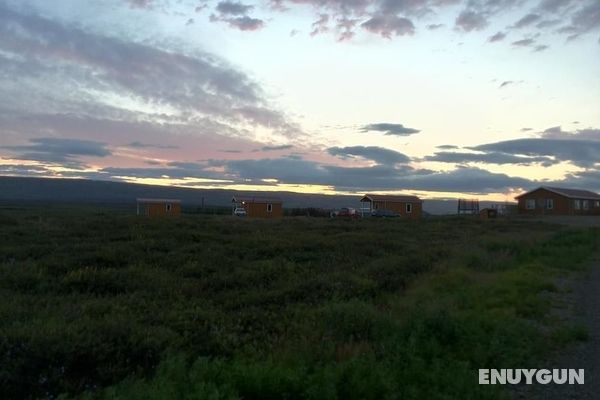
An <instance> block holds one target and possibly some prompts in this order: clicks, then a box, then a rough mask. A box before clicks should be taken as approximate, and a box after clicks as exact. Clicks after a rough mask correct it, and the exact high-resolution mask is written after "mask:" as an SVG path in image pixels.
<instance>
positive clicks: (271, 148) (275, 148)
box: [260, 144, 294, 151]
mask: <svg viewBox="0 0 600 400" xmlns="http://www.w3.org/2000/svg"><path fill="white" fill-rule="evenodd" d="M293 147H294V146H292V145H291V144H283V145H280V146H263V147H261V148H260V151H280V150H289V149H292V148H293Z"/></svg>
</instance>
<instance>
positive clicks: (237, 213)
mask: <svg viewBox="0 0 600 400" xmlns="http://www.w3.org/2000/svg"><path fill="white" fill-rule="evenodd" d="M233 215H235V216H238V217H245V216H246V209H245V208H244V207H237V208H236V209H235V210H233Z"/></svg>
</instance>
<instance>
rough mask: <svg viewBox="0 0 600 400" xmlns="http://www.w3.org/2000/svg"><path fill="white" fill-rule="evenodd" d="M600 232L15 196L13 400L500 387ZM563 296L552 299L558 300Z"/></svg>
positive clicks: (1, 383) (537, 343)
mask: <svg viewBox="0 0 600 400" xmlns="http://www.w3.org/2000/svg"><path fill="white" fill-rule="evenodd" d="M599 248H600V230H599V229H598V228H577V229H573V228H570V229H569V228H563V227H558V226H554V225H548V224H544V223H540V222H533V221H510V220H495V221H480V220H477V219H470V218H455V217H446V218H429V219H426V220H422V221H406V220H401V219H386V220H380V219H377V220H375V219H368V220H352V221H350V220H334V219H326V218H304V217H298V218H285V219H283V220H280V221H263V220H251V219H236V218H233V217H230V216H206V215H182V216H181V217H179V218H173V219H147V218H145V217H136V216H133V215H127V214H125V213H123V212H113V211H111V210H100V209H98V210H91V209H85V208H79V209H64V210H61V209H19V208H7V207H5V208H2V209H0V397H2V398H5V399H27V398H55V397H57V396H59V395H60V396H61V397H64V398H85V399H215V400H216V399H257V400H258V399H340V400H347V399H348V400H351V399H361V400H362V399H478V400H480V399H503V398H506V397H507V396H508V394H507V390H506V388H505V387H500V386H480V385H478V369H479V368H527V367H530V366H532V365H536V364H535V361H536V360H540V359H543V357H544V356H545V355H547V354H548V353H549V352H550V351H552V350H553V349H556V348H557V347H560V346H563V345H564V344H565V343H567V342H570V341H574V340H585V338H586V331H585V329H584V328H582V327H581V326H576V325H565V324H564V323H559V322H558V321H556V320H554V319H553V317H552V315H553V314H552V313H549V312H547V311H548V310H549V308H550V307H551V304H550V303H549V301H550V300H548V299H550V298H552V297H553V296H547V292H548V291H550V292H552V291H559V290H560V289H559V288H558V287H557V286H556V285H555V284H554V283H553V282H554V281H555V279H556V277H558V276H566V275H569V274H571V273H572V272H571V271H577V270H578V269H582V268H584V266H585V261H586V260H587V259H588V257H589V256H590V255H591V254H592V253H594V252H595V251H596V250H598V249H599ZM545 294H546V295H545Z"/></svg>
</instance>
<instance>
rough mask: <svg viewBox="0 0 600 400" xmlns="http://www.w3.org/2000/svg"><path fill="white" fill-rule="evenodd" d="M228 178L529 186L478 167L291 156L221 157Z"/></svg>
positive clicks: (477, 188)
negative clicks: (438, 168) (354, 163)
mask: <svg viewBox="0 0 600 400" xmlns="http://www.w3.org/2000/svg"><path fill="white" fill-rule="evenodd" d="M223 165H224V166H225V168H226V171H227V175H228V176H229V177H230V178H231V179H242V180H245V181H250V182H260V181H262V180H263V179H276V180H277V181H278V182H280V183H287V184H312V185H326V186H332V187H334V188H335V189H337V190H351V191H372V190H426V191H440V192H458V193H464V192H474V193H485V192H502V191H506V190H507V189H509V188H515V187H516V188H521V187H529V186H531V185H532V183H531V181H529V180H527V179H523V178H515V177H510V176H508V175H505V174H495V173H491V172H488V171H485V170H482V169H479V168H469V167H459V168H457V169H455V170H453V171H448V172H434V171H430V170H416V169H413V168H411V167H409V166H405V165H400V166H397V167H392V166H389V165H375V166H371V167H341V166H332V165H323V164H319V163H316V162H312V161H307V160H303V159H294V158H287V157H282V158H273V159H260V160H234V161H223Z"/></svg>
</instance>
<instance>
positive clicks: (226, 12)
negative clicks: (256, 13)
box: [210, 1, 265, 31]
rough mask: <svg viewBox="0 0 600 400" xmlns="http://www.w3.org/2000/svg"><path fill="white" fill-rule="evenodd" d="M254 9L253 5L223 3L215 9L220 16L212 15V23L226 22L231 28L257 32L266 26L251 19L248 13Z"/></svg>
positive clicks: (259, 20)
mask: <svg viewBox="0 0 600 400" xmlns="http://www.w3.org/2000/svg"><path fill="white" fill-rule="evenodd" d="M253 9H254V6H252V5H245V4H242V3H240V2H233V1H221V2H219V3H218V4H217V7H216V8H215V10H216V11H217V12H218V15H215V14H213V15H211V16H210V21H211V22H226V23H227V24H228V25H229V26H230V27H231V28H236V29H239V30H240V31H257V30H259V29H262V28H263V27H264V26H265V21H263V20H262V19H259V18H252V17H250V16H249V15H248V13H249V12H250V11H252V10H253Z"/></svg>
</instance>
